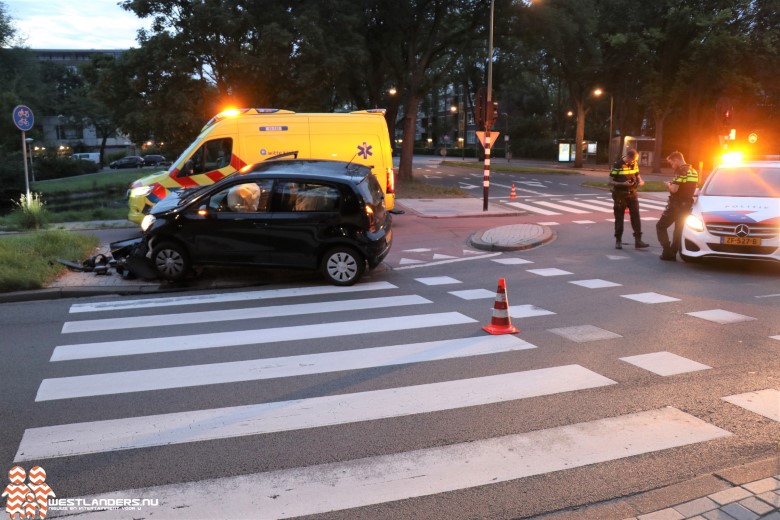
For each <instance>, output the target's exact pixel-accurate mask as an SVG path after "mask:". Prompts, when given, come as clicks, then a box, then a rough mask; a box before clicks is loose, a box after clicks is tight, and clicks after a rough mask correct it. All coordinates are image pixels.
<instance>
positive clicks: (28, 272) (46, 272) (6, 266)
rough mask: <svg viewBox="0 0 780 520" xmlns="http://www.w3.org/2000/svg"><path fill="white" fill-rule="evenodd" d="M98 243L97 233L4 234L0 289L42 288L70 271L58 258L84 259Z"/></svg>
mask: <svg viewBox="0 0 780 520" xmlns="http://www.w3.org/2000/svg"><path fill="white" fill-rule="evenodd" d="M98 245H99V240H98V239H97V237H95V236H93V235H82V234H79V233H72V232H69V231H62V230H57V231H35V232H32V233H26V234H20V235H5V236H0V292H11V291H24V290H30V289H42V288H44V287H46V286H47V285H48V284H49V283H51V282H52V281H53V280H55V279H56V278H57V277H58V276H60V275H61V274H62V273H64V272H65V271H66V270H67V268H66V267H65V266H63V265H60V264H58V263H56V260H57V259H58V258H61V259H63V260H72V261H81V260H84V259H86V258H87V257H89V256H90V255H91V254H92V253H93V252H94V251H95V248H97V247H98Z"/></svg>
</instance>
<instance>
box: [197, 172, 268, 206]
mask: <svg viewBox="0 0 780 520" xmlns="http://www.w3.org/2000/svg"><path fill="white" fill-rule="evenodd" d="M272 188H273V180H272V179H266V180H261V181H257V182H244V183H241V184H234V185H233V186H231V187H229V188H225V189H224V190H222V191H220V192H218V193H215V194H214V195H212V196H211V199H210V200H209V208H210V209H211V210H212V211H216V212H232V213H266V212H268V210H269V203H270V201H271V189H272Z"/></svg>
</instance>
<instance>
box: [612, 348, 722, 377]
mask: <svg viewBox="0 0 780 520" xmlns="http://www.w3.org/2000/svg"><path fill="white" fill-rule="evenodd" d="M620 359H621V360H622V361H625V362H626V363H630V364H632V365H634V366H637V367H639V368H643V369H645V370H647V371H649V372H652V373H654V374H658V375H659V376H674V375H677V374H687V373H688V372H696V371H698V370H708V369H710V368H712V367H710V366H707V365H704V364H702V363H699V362H696V361H693V360H691V359H688V358H684V357H682V356H678V355H677V354H672V353H671V352H653V353H651V354H641V355H638V356H628V357H622V358H620Z"/></svg>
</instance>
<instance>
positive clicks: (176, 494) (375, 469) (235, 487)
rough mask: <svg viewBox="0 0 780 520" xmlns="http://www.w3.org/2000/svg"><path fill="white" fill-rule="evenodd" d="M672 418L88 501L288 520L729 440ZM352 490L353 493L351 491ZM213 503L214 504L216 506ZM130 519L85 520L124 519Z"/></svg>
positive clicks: (612, 422) (655, 415)
mask: <svg viewBox="0 0 780 520" xmlns="http://www.w3.org/2000/svg"><path fill="white" fill-rule="evenodd" d="M729 435H731V433H729V432H727V431H725V430H722V429H721V428H718V427H717V426H713V425H711V424H708V423H706V422H704V421H702V420H700V419H697V418H696V417H693V416H692V415H689V414H687V413H684V412H682V411H680V410H677V409H676V408H671V407H667V408H662V409H659V410H649V411H644V412H638V413H633V414H629V415H623V416H619V417H612V418H607V419H600V420H596V421H591V422H585V423H578V424H572V425H568V426H561V427H557V428H550V429H547V430H538V431H534V432H529V433H522V434H516V435H507V436H504V437H496V438H490V439H482V440H476V441H472V442H464V443H459V444H452V445H449V446H441V447H436V448H427V449H421V450H415V451H408V452H403V453H395V454H390V455H382V456H376V457H369V458H364V459H357V460H349V461H343V462H334V463H330V464H322V465H319V466H310V467H304V468H292V469H284V470H279V471H272V472H267V473H256V474H251V475H241V476H236V477H224V478H219V479H211V480H203V481H200V482H189V483H184V484H170V485H165V486H156V487H149V488H143V489H136V490H123V491H121V492H116V491H114V492H111V493H107V494H105V495H97V496H89V497H85V500H87V501H88V502H89V501H92V500H93V499H96V498H108V497H112V498H115V497H116V496H117V494H119V495H121V496H146V497H155V498H159V501H160V506H159V507H156V508H155V509H154V510H155V513H156V514H158V515H159V516H161V517H164V518H172V519H179V518H191V517H192V514H193V511H197V512H198V514H199V515H202V516H203V517H204V518H220V517H223V516H224V515H225V507H226V506H225V504H229V505H230V512H231V514H232V515H234V516H239V517H255V518H256V517H258V515H262V516H263V517H265V518H290V517H296V516H303V515H314V514H318V513H327V512H330V511H340V510H344V509H350V508H355V507H362V506H368V505H372V504H381V503H384V502H389V501H393V500H403V499H407V498H412V497H419V496H428V495H434V494H437V493H445V492H448V491H455V490H459V489H467V488H472V487H477V486H485V485H489V484H495V483H498V482H506V481H512V480H517V479H521V478H525V477H530V476H534V475H542V474H546V473H550V472H553V471H563V470H568V469H572V468H577V467H582V466H586V465H589V464H598V463H603V462H607V461H612V460H619V459H624V458H627V457H632V456H636V455H641V454H645V453H652V452H656V451H661V450H667V449H671V448H679V447H683V446H688V445H691V444H697V443H702V442H707V441H711V440H715V439H720V438H723V437H727V436H729ZM356 490H359V491H356ZM214 497H219V500H215V499H214ZM126 513H127V511H121V510H113V511H106V512H90V518H123V517H126Z"/></svg>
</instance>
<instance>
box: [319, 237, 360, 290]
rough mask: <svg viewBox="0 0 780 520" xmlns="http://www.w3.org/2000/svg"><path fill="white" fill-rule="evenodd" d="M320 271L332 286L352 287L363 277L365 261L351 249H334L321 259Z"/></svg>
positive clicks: (344, 247)
mask: <svg viewBox="0 0 780 520" xmlns="http://www.w3.org/2000/svg"><path fill="white" fill-rule="evenodd" d="M321 270H322V274H323V275H324V276H325V278H326V279H327V280H328V281H329V282H331V283H332V284H334V285H352V284H354V283H355V282H357V281H358V280H359V279H360V277H361V276H363V273H364V272H365V270H366V261H365V259H364V258H363V256H362V255H361V254H360V253H358V252H357V251H355V250H354V249H352V248H351V247H346V246H343V247H334V248H333V249H330V250H329V251H328V252H327V253H325V256H323V257H322V265H321Z"/></svg>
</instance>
